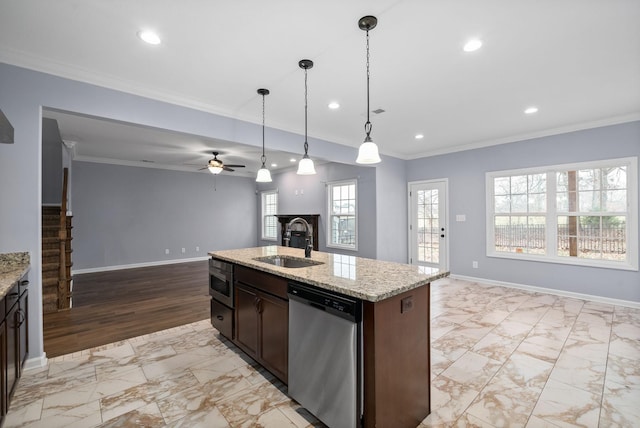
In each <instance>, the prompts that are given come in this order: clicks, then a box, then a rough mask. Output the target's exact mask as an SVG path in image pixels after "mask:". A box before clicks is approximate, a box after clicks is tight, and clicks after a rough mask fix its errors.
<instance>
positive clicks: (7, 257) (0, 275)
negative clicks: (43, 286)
mask: <svg viewBox="0 0 640 428" xmlns="http://www.w3.org/2000/svg"><path fill="white" fill-rule="evenodd" d="M30 263H31V259H30V257H29V253H26V252H25V253H3V254H0V298H3V297H4V296H6V294H7V293H8V292H9V290H10V289H11V286H13V285H14V284H15V283H16V281H17V280H19V279H20V278H22V275H24V274H25V273H27V271H28V270H29V266H30Z"/></svg>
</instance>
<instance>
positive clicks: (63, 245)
mask: <svg viewBox="0 0 640 428" xmlns="http://www.w3.org/2000/svg"><path fill="white" fill-rule="evenodd" d="M68 181H69V168H64V170H63V174H62V203H61V204H60V229H59V230H58V238H59V240H60V269H59V271H58V310H61V309H69V307H70V305H69V301H70V298H71V293H70V291H71V290H70V287H69V284H70V279H71V278H67V239H68V233H67V191H68V190H67V189H68Z"/></svg>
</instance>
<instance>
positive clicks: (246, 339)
mask: <svg viewBox="0 0 640 428" xmlns="http://www.w3.org/2000/svg"><path fill="white" fill-rule="evenodd" d="M286 296H287V282H286V280H284V279H283V278H279V277H276V276H274V275H269V274H266V273H263V272H259V271H254V270H250V269H246V268H242V267H240V266H238V267H237V268H236V281H235V299H236V301H235V317H236V318H235V321H236V325H235V328H236V335H235V343H236V344H237V345H238V346H239V347H240V348H241V349H242V350H243V351H245V352H246V353H247V354H248V355H249V356H250V357H252V358H253V359H255V360H256V361H257V362H258V363H260V364H261V365H262V366H264V367H265V368H266V369H267V370H269V371H270V372H271V373H273V374H274V375H275V376H276V377H277V378H278V379H280V380H282V381H283V382H284V383H287V371H288V369H287V366H288V359H287V357H288V353H289V349H288V346H289V302H288V301H287V297H286Z"/></svg>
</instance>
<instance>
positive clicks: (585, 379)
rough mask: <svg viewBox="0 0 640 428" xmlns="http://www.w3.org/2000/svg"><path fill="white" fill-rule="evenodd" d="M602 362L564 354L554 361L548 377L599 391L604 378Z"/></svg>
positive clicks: (594, 391) (588, 389)
mask: <svg viewBox="0 0 640 428" xmlns="http://www.w3.org/2000/svg"><path fill="white" fill-rule="evenodd" d="M605 369H606V366H605V365H604V364H599V363H594V362H593V361H589V360H585V359H583V358H576V357H574V356H572V355H569V354H564V355H563V356H562V357H560V358H559V359H558V361H556V364H555V366H554V367H553V371H552V372H551V376H550V377H549V379H552V380H555V381H558V382H562V383H566V384H567V385H571V386H574V387H576V388H580V389H584V390H585V391H590V392H593V393H601V392H602V387H603V385H604V378H605Z"/></svg>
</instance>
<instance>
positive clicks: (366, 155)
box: [356, 16, 381, 164]
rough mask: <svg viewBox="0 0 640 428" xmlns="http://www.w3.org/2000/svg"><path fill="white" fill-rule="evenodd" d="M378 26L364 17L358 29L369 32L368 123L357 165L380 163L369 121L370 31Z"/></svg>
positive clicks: (365, 125) (370, 17)
mask: <svg viewBox="0 0 640 428" xmlns="http://www.w3.org/2000/svg"><path fill="white" fill-rule="evenodd" d="M376 25H378V19H377V18H376V17H375V16H364V17H362V18H360V20H359V21H358V27H360V29H361V30H364V31H366V32H367V122H366V123H365V124H364V132H366V133H367V135H366V136H365V137H364V143H362V144H361V145H360V149H359V150H358V158H357V159H356V162H357V163H361V164H374V163H380V162H381V159H380V155H379V154H378V146H376V143H374V142H373V141H372V140H371V122H370V121H369V111H370V107H369V30H373V29H374V28H376Z"/></svg>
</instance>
